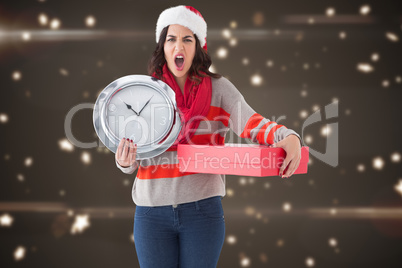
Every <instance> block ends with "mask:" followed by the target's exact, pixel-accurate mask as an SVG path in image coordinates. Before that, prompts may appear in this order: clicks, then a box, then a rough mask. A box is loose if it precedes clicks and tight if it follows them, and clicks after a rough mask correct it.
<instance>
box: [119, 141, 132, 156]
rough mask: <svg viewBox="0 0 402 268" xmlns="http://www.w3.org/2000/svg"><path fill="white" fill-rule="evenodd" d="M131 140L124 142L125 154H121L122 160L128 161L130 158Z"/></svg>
mask: <svg viewBox="0 0 402 268" xmlns="http://www.w3.org/2000/svg"><path fill="white" fill-rule="evenodd" d="M129 141H130V140H129V139H126V141H125V142H124V149H123V153H122V154H121V157H122V159H126V158H127V156H128V149H129V146H130V142H129Z"/></svg>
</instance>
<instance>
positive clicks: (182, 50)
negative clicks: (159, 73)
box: [163, 24, 196, 78]
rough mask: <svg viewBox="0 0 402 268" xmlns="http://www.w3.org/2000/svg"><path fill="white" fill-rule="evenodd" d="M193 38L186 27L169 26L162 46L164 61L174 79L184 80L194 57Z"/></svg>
mask: <svg viewBox="0 0 402 268" xmlns="http://www.w3.org/2000/svg"><path fill="white" fill-rule="evenodd" d="M195 44H196V43H195V37H194V34H193V32H192V31H191V30H190V29H188V28H187V27H184V26H181V25H177V24H173V25H170V26H169V29H168V32H167V36H166V41H165V44H164V47H163V48H164V52H165V59H166V62H167V65H168V68H169V70H170V71H171V72H172V73H173V75H174V76H175V77H176V78H186V77H187V75H188V71H189V69H190V67H191V64H192V62H193V59H194V55H195Z"/></svg>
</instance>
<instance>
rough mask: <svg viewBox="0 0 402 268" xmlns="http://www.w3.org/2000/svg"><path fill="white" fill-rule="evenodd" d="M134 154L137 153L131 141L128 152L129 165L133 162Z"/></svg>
mask: <svg viewBox="0 0 402 268" xmlns="http://www.w3.org/2000/svg"><path fill="white" fill-rule="evenodd" d="M136 153H137V144H134V143H133V141H132V140H131V142H130V152H129V159H130V164H133V163H134V162H135V156H136Z"/></svg>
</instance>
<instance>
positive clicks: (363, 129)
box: [0, 0, 402, 268]
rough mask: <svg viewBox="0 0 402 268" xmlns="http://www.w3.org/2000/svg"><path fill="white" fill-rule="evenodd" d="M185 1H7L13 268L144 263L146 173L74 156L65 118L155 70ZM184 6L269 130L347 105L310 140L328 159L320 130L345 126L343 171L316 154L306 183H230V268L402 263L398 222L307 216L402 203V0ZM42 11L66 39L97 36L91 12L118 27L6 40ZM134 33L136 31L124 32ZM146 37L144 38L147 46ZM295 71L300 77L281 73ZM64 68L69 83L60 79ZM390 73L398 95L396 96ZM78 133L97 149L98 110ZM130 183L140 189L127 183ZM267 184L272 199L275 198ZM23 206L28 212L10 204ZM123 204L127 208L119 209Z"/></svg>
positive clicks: (7, 180) (224, 258)
mask: <svg viewBox="0 0 402 268" xmlns="http://www.w3.org/2000/svg"><path fill="white" fill-rule="evenodd" d="M366 3H367V4H369V5H370V6H371V9H372V11H371V13H370V16H371V17H373V18H375V19H376V22H375V23H370V24H350V23H339V24H319V23H317V24H314V25H309V24H287V23H285V21H284V20H283V19H284V17H285V16H289V15H305V16H308V15H311V16H314V15H321V16H322V15H325V10H326V9H327V8H328V7H331V6H332V7H334V8H335V9H336V14H337V15H355V16H357V17H358V16H359V13H358V11H359V8H360V6H361V5H363V4H366ZM178 4H182V3H181V2H179V1H123V0H119V1H51V0H47V1H44V2H38V1H13V2H12V1H1V2H0V81H1V90H0V113H5V114H7V115H8V117H9V121H8V122H7V123H0V135H1V136H0V137H1V143H0V157H1V158H0V165H1V170H0V178H1V179H0V202H1V204H3V205H2V206H3V208H2V210H1V211H0V216H1V215H3V214H4V213H9V214H10V215H12V217H13V218H14V222H13V224H12V226H11V227H1V226H0V238H1V239H0V247H1V250H0V266H1V267H138V262H137V259H136V253H135V248H134V243H133V242H132V241H131V240H130V235H131V234H132V228H133V214H134V210H135V205H134V203H133V202H132V200H131V185H132V182H133V179H134V175H125V174H123V173H122V172H121V171H120V170H118V169H117V168H116V166H115V163H114V155H113V154H111V153H105V152H103V151H98V150H97V149H96V148H93V149H82V148H77V147H76V148H75V149H74V151H73V152H65V151H62V150H61V149H60V148H59V145H58V142H59V140H61V139H63V138H65V131H64V120H65V117H66V114H67V113H68V111H69V110H70V109H71V108H72V107H74V106H75V105H77V104H80V103H87V102H89V103H94V102H95V100H96V97H97V93H98V92H99V90H101V89H103V88H104V87H105V86H106V85H107V84H108V83H110V82H111V81H113V80H114V79H116V78H118V77H121V76H124V75H128V74H146V65H147V62H148V60H149V58H150V56H151V53H152V51H153V49H154V48H155V37H154V31H155V25H156V20H157V18H158V15H159V14H160V12H161V11H162V10H164V9H165V8H167V7H170V6H175V5H178ZM186 4H190V5H193V6H194V7H195V8H197V9H198V10H199V11H200V12H201V13H202V14H203V16H204V18H205V19H206V21H207V23H208V37H207V40H208V49H209V52H210V54H211V56H212V59H213V64H214V66H215V68H216V70H217V72H219V73H221V74H223V75H224V76H226V77H227V78H229V79H230V80H231V82H232V83H233V84H234V85H235V86H236V87H237V88H238V89H239V91H240V92H241V93H242V94H243V96H244V97H245V99H246V101H247V102H248V103H249V104H250V105H251V106H252V107H253V108H254V109H255V110H256V111H257V112H258V113H261V114H262V115H264V116H265V117H266V118H268V119H271V120H273V118H278V117H279V116H286V119H285V120H283V121H281V124H284V125H286V126H287V127H288V128H291V129H294V130H295V131H296V132H298V133H300V134H301V126H302V125H303V121H304V119H302V118H301V117H300V116H299V113H300V111H302V110H307V111H308V113H309V114H312V113H313V112H314V111H313V109H312V107H313V106H314V105H318V106H319V107H320V109H321V110H322V111H321V115H322V116H323V117H324V118H325V113H324V112H323V109H324V107H325V106H326V105H328V104H330V103H331V102H332V101H333V98H337V99H338V100H339V117H338V118H333V119H330V120H327V121H325V120H324V121H323V122H320V123H316V124H315V125H312V126H310V127H308V128H306V129H305V130H304V135H311V136H312V137H313V139H314V140H313V143H311V144H306V145H308V146H309V147H311V148H313V149H315V150H317V151H320V152H325V140H326V139H325V137H322V136H321V134H320V131H321V128H322V127H323V126H325V124H326V123H334V122H337V123H339V165H338V166H337V167H331V166H329V165H327V164H325V163H323V162H321V161H320V160H319V159H316V158H315V157H313V156H312V155H310V158H311V159H312V160H313V163H312V164H311V165H310V166H309V172H308V174H304V175H294V176H293V177H292V178H291V179H290V180H287V181H284V180H281V179H279V178H277V177H267V178H254V183H249V179H250V178H249V177H247V178H246V180H247V181H248V183H247V184H246V185H241V184H240V180H241V179H242V178H239V177H237V176H227V188H228V189H229V188H230V189H232V190H233V191H234V196H232V197H229V196H226V197H225V198H224V199H223V205H224V209H225V215H226V217H225V218H226V235H227V236H228V235H235V236H236V238H237V243H236V244H234V245H231V244H228V243H227V242H225V245H224V247H223V250H222V254H221V258H220V260H219V265H218V267H242V266H241V258H242V257H243V256H247V257H248V258H249V259H250V261H251V264H250V266H249V267H305V266H306V265H305V261H306V258H308V257H312V258H314V260H315V267H326V268H330V267H337V268H338V267H400V266H401V265H402V258H401V249H402V232H401V228H402V221H401V220H400V219H399V220H397V219H388V220H386V221H385V220H383V219H377V220H370V219H367V218H365V219H353V218H343V219H340V218H336V217H327V218H323V219H316V218H313V217H312V216H311V214H310V213H308V212H307V211H308V209H310V208H328V209H330V208H339V209H341V208H347V207H378V206H380V207H388V206H391V207H399V208H401V205H402V202H401V195H400V194H398V193H397V192H396V191H395V190H394V186H395V185H396V184H397V183H398V181H399V179H401V178H402V175H401V163H400V162H396V163H395V162H392V161H391V159H390V157H391V155H392V154H393V153H395V152H399V153H400V151H401V141H400V137H401V135H402V128H401V127H400V126H399V124H400V118H401V112H400V100H401V97H402V91H401V90H402V84H401V83H397V82H396V81H395V77H397V76H401V75H402V68H401V60H400V59H401V57H400V52H401V40H399V42H391V41H389V40H388V39H387V38H386V37H385V33H386V32H388V31H389V32H394V33H395V34H397V35H398V36H399V38H401V37H402V35H401V23H402V21H401V8H400V6H398V1H345V0H342V1H288V0H286V1H208V0H206V1H187V3H186ZM41 12H44V13H46V14H47V15H48V17H49V18H53V17H57V18H59V19H60V20H61V22H62V26H61V28H60V30H59V31H61V30H85V29H88V28H87V27H86V26H85V23H84V20H85V18H86V16H88V15H93V16H95V18H96V20H97V23H96V26H95V27H94V28H91V29H93V30H94V31H95V30H105V31H109V32H108V34H106V35H103V37H102V38H98V39H88V40H85V41H77V40H64V39H59V40H58V41H35V40H34V38H32V40H31V41H28V42H24V41H21V40H20V38H11V37H9V35H7V36H8V37H6V35H4V34H3V33H5V32H7V33H11V32H15V31H21V30H27V31H33V30H48V29H49V28H48V27H44V26H41V25H39V23H38V21H37V17H38V15H39V13H41ZM257 12H261V14H263V18H264V21H263V22H262V24H261V25H256V24H255V23H254V22H253V17H254V16H255V15H256V13H257ZM232 20H234V21H236V22H237V24H238V27H237V29H236V30H237V32H236V31H233V35H234V36H236V33H237V34H238V45H237V46H235V47H231V46H229V45H228V41H227V40H226V39H225V38H223V37H222V36H221V35H220V31H221V30H223V29H224V28H230V22H231V21H232ZM276 29H279V30H281V32H282V34H281V35H279V36H276V37H275V36H273V37H272V38H267V35H263V36H262V37H258V36H257V35H256V34H253V30H259V31H264V30H266V31H271V32H272V31H274V30H276ZM121 31H128V33H129V34H128V35H126V36H124V34H122V32H121ZM135 31H140V32H142V33H143V35H141V36H135V34H133V32H135ZM241 31H243V33H245V34H243V35H242V34H241ZM341 31H345V32H346V33H347V37H346V39H345V40H341V39H340V38H339V32H341ZM112 32H113V33H114V34H115V35H112V34H111V33H112ZM298 32H302V33H303V40H301V41H295V33H298ZM270 36H271V35H270ZM221 46H224V47H226V48H227V49H228V51H229V54H228V57H227V58H226V59H219V58H218V57H217V55H216V51H217V50H218V49H219V48H220V47H221ZM374 52H377V53H378V54H379V55H380V60H379V61H378V62H371V60H370V56H371V54H372V53H374ZM245 57H247V58H248V59H249V62H250V63H249V64H248V65H247V66H246V65H243V64H242V59H243V58H245ZM269 59H271V60H273V61H274V66H273V67H272V68H268V67H267V66H266V62H267V60H269ZM361 62H370V63H371V64H372V65H373V66H374V68H375V71H374V72H372V73H369V74H365V73H361V72H359V71H357V69H356V66H357V64H358V63H361ZM305 63H309V66H310V68H309V69H308V70H305V69H303V64H305ZM317 63H319V68H317V67H316V64H317ZM282 66H286V68H287V70H286V71H282V70H281V67H282ZM61 68H64V69H66V70H68V72H69V75H68V76H63V75H61V74H60V71H59V70H60V69H61ZM15 70H19V71H20V72H21V73H22V78H21V80H19V81H14V80H13V79H12V73H13V72H14V71H15ZM255 73H259V74H260V75H261V76H262V77H263V78H264V83H263V85H261V86H259V87H255V86H253V85H251V83H250V77H251V76H252V75H253V74H255ZM386 79H387V80H389V81H390V86H389V87H383V86H382V81H383V80H386ZM303 90H306V91H307V93H308V95H307V96H306V97H303V96H302V95H301V92H302V91H303ZM85 92H86V94H87V95H85ZM72 128H73V133H74V135H75V137H76V138H77V139H78V140H80V141H86V142H91V141H94V140H95V136H94V129H93V125H92V110H90V109H87V110H83V111H81V112H79V113H77V114H76V115H75V117H74V119H73V124H72ZM235 141H236V142H237V141H239V140H235ZM84 151H85V152H88V153H90V155H91V163H90V164H89V165H86V164H84V163H83V162H82V161H81V160H80V159H81V154H82V153H83V152H84ZM27 157H32V159H33V164H32V166H29V167H27V166H25V165H24V160H25V159H26V158H27ZM376 157H382V158H383V159H384V161H385V166H384V168H383V169H382V170H377V169H375V168H374V167H373V165H372V161H373V159H374V158H376ZM359 164H363V165H364V166H365V168H366V169H365V171H364V172H359V171H358V170H357V166H358V165H359ZM18 174H22V175H23V176H24V178H25V179H24V181H23V182H20V181H18V179H17V176H18ZM127 180H128V185H126V184H127V183H126V184H125V183H124V182H125V181H126V182H127ZM266 182H269V184H270V188H269V189H266V188H264V184H265V183H266ZM61 190H63V191H65V195H64V196H61V195H60V191H61ZM9 202H17V204H20V205H21V207H24V206H25V208H26V209H24V210H23V211H19V212H18V211H14V210H11V209H10V208H8V207H7V204H8V205H9V204H10V203H9ZM20 202H27V204H21V203H20ZM33 202H44V205H43V206H44V207H46V206H48V205H49V204H50V203H57V204H59V205H61V206H63V207H65V208H66V209H65V211H58V212H35V211H33V210H32V209H28V208H27V207H28V206H29V204H34V203H33ZM285 202H290V203H291V204H292V211H291V212H290V213H284V212H283V211H282V205H283V203H285ZM14 204H15V203H14ZM247 207H253V208H255V209H256V211H258V212H261V213H262V216H263V218H264V217H265V218H267V219H268V223H264V222H263V220H261V219H257V218H256V217H255V216H248V215H247V214H246V213H245V208H247ZM39 208H40V206H39ZM88 208H97V209H99V211H100V212H98V213H92V214H91V213H89V214H90V215H91V219H90V221H91V227H90V228H88V229H86V230H85V231H84V232H83V233H82V234H77V235H72V234H70V233H69V228H70V225H71V222H72V220H73V219H72V218H71V217H68V216H66V211H67V209H72V210H74V211H75V212H77V213H78V212H79V211H88ZM108 208H110V209H108ZM118 208H123V212H122V213H118V210H117V209H118ZM86 209H87V210H86ZM109 212H114V213H115V214H114V216H113V217H111V216H110V214H109ZM251 229H252V230H254V231H252V230H251ZM250 230H251V231H250ZM253 232H254V233H253ZM331 237H334V238H336V239H337V241H338V246H337V247H336V248H338V249H339V251H338V252H336V250H335V248H332V247H330V246H329V245H328V240H329V238H331ZM279 240H283V241H284V244H283V246H278V241H279ZM19 245H22V246H24V247H25V248H26V249H27V253H26V255H25V258H24V259H23V260H21V261H18V262H16V261H15V260H14V258H13V252H14V250H15V249H16V248H17V246H19ZM261 254H263V256H266V258H265V257H261V256H262V255H261Z"/></svg>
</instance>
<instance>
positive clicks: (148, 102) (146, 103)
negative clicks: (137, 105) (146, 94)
mask: <svg viewBox="0 0 402 268" xmlns="http://www.w3.org/2000/svg"><path fill="white" fill-rule="evenodd" d="M153 96H154V95H152V97H153ZM152 97H151V99H152ZM151 99H149V100H148V101H147V103H145V105H144V107H142V109H141V111H140V112H139V113H138V115H140V114H141V112H142V110H144V108H145V106H147V105H148V103H149V102H150V101H151Z"/></svg>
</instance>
